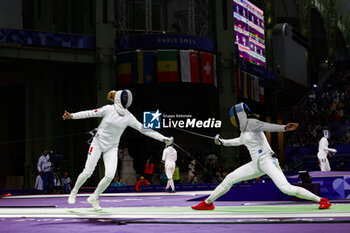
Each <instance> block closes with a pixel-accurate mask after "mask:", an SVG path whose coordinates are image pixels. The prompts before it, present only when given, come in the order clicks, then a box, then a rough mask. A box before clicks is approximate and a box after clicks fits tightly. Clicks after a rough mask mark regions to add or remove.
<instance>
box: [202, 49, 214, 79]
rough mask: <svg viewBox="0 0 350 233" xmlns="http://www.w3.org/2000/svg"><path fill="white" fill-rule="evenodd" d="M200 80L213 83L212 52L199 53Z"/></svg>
mask: <svg viewBox="0 0 350 233" xmlns="http://www.w3.org/2000/svg"><path fill="white" fill-rule="evenodd" d="M200 64H201V75H202V82H203V83H208V84H214V75H213V73H214V68H213V54H210V53H205V52H203V53H201V56H200Z"/></svg>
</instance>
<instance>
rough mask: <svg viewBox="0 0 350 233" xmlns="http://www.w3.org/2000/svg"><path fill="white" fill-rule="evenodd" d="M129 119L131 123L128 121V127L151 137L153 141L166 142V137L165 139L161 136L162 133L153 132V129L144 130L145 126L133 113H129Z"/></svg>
mask: <svg viewBox="0 0 350 233" xmlns="http://www.w3.org/2000/svg"><path fill="white" fill-rule="evenodd" d="M127 117H129V118H130V119H129V121H128V125H129V126H130V127H132V128H134V129H136V130H138V131H139V132H140V133H142V134H144V135H146V136H148V137H151V138H153V139H156V140H158V141H161V142H164V140H165V139H166V137H164V136H163V135H161V134H160V133H158V132H156V131H154V130H152V129H144V128H143V125H142V124H141V122H139V121H138V120H137V119H136V118H135V117H134V116H133V115H132V114H131V113H129V115H128V116H127Z"/></svg>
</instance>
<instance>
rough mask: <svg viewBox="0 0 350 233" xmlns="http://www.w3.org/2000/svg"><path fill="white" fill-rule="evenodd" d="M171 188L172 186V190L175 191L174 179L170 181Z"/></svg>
mask: <svg viewBox="0 0 350 233" xmlns="http://www.w3.org/2000/svg"><path fill="white" fill-rule="evenodd" d="M168 182H169V181H168ZM170 186H171V189H172V190H175V185H174V180H173V179H171V180H170Z"/></svg>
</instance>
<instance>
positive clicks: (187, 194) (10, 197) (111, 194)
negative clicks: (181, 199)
mask: <svg viewBox="0 0 350 233" xmlns="http://www.w3.org/2000/svg"><path fill="white" fill-rule="evenodd" d="M212 192H213V191H212V190H208V191H183V192H176V193H167V192H144V193H142V192H141V193H103V194H102V195H101V196H102V197H126V196H127V197H144V196H196V195H210V194H211V193H212ZM90 195H91V193H82V194H78V197H88V196H90ZM68 196H69V194H48V195H47V194H39V195H19V196H8V197H2V198H4V199H16V198H20V199H22V198H23V199H24V198H52V197H65V198H66V197H68Z"/></svg>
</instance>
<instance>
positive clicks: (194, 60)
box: [180, 50, 200, 83]
mask: <svg viewBox="0 0 350 233" xmlns="http://www.w3.org/2000/svg"><path fill="white" fill-rule="evenodd" d="M180 62H181V80H182V82H192V83H199V82H200V77H199V53H198V52H197V51H188V50H180Z"/></svg>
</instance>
